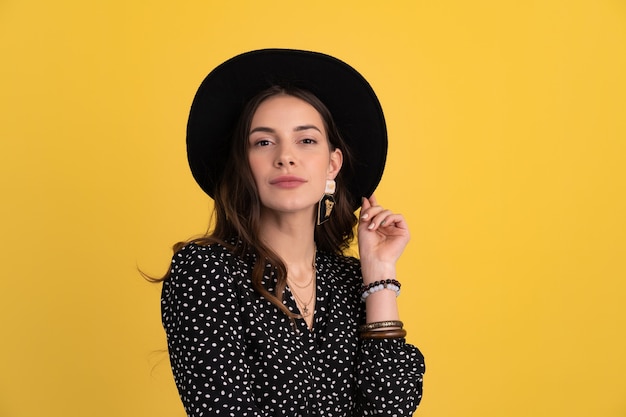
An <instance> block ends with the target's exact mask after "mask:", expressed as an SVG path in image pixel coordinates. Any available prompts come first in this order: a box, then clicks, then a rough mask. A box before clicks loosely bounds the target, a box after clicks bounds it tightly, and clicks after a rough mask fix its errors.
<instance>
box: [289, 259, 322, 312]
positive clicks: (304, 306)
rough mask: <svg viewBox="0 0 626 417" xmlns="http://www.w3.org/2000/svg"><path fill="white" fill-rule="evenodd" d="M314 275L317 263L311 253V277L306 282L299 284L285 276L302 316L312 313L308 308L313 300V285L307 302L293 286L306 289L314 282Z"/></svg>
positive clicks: (315, 274)
mask: <svg viewBox="0 0 626 417" xmlns="http://www.w3.org/2000/svg"><path fill="white" fill-rule="evenodd" d="M316 277H317V265H316V264H315V255H313V263H312V273H311V279H310V280H309V282H307V283H306V284H304V285H300V284H298V283H296V282H294V281H292V280H291V279H290V278H289V276H287V282H288V283H289V286H290V287H291V293H292V294H293V296H294V297H295V299H296V304H298V307H299V308H300V314H301V315H302V317H308V316H310V315H311V313H312V311H311V310H309V305H310V304H311V302H313V299H314V298H315V285H314V286H313V289H312V290H311V296H310V297H309V299H308V300H307V302H304V300H303V299H302V298H300V297H299V296H298V294H297V293H296V289H295V288H294V287H298V288H300V289H303V290H304V289H307V288H309V287H310V286H311V284H313V283H314V282H315V278H316ZM292 285H293V286H292Z"/></svg>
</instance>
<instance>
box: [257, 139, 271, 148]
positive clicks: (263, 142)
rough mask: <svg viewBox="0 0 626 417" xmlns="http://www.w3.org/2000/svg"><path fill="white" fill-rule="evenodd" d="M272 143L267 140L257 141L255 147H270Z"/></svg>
mask: <svg viewBox="0 0 626 417" xmlns="http://www.w3.org/2000/svg"><path fill="white" fill-rule="evenodd" d="M270 143H271V142H270V141H269V140H267V139H261V140H257V141H256V142H255V143H254V145H255V146H268V145H269V144H270Z"/></svg>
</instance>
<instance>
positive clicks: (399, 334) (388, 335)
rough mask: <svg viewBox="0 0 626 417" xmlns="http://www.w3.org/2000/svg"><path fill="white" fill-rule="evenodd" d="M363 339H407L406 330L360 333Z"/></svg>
mask: <svg viewBox="0 0 626 417" xmlns="http://www.w3.org/2000/svg"><path fill="white" fill-rule="evenodd" d="M359 337H360V338H361V339H401V338H403V337H406V330H404V329H394V330H372V331H369V332H361V333H359Z"/></svg>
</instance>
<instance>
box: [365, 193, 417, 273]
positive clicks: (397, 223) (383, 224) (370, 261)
mask: <svg viewBox="0 0 626 417" xmlns="http://www.w3.org/2000/svg"><path fill="white" fill-rule="evenodd" d="M409 239H410V233H409V228H408V225H407V223H406V221H405V220H404V217H403V216H402V215H401V214H397V213H393V212H392V211H390V210H386V209H384V208H383V207H381V206H379V205H378V202H377V201H376V197H374V196H373V195H372V196H371V197H370V198H369V199H367V198H363V201H362V206H361V217H360V220H359V227H358V240H359V255H360V258H361V269H362V272H363V280H364V281H365V282H366V283H367V282H371V281H376V280H380V279H386V278H395V276H386V275H389V274H394V275H395V264H396V262H397V261H398V259H399V258H400V255H401V254H402V252H403V251H404V248H405V247H406V245H407V243H408V242H409Z"/></svg>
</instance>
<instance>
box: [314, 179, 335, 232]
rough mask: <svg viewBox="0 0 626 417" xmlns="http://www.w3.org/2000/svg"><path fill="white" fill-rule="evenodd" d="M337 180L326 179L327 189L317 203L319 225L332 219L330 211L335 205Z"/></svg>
mask: <svg viewBox="0 0 626 417" xmlns="http://www.w3.org/2000/svg"><path fill="white" fill-rule="evenodd" d="M335 187H336V184H335V180H326V189H325V190H324V196H323V197H322V198H321V200H320V202H319V203H318V204H317V225H318V226H319V225H320V224H322V223H324V222H325V221H327V220H328V219H330V213H331V212H332V211H333V207H335V197H333V194H335Z"/></svg>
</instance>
